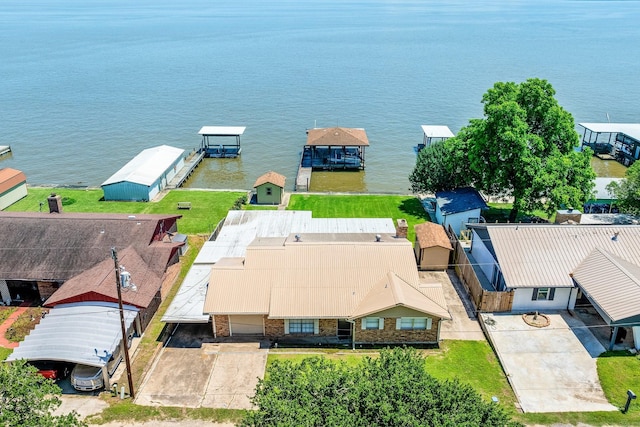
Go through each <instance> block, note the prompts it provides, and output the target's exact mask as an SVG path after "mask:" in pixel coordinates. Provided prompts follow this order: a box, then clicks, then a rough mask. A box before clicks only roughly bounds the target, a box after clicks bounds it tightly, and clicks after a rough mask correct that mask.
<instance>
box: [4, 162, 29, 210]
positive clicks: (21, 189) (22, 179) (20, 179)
mask: <svg viewBox="0 0 640 427" xmlns="http://www.w3.org/2000/svg"><path fill="white" fill-rule="evenodd" d="M26 196H27V177H26V176H25V174H24V173H23V172H21V171H19V170H17V169H11V168H4V169H0V210H3V209H5V208H7V207H9V206H11V205H12V204H14V203H15V202H17V201H18V200H20V199H22V198H23V197H26Z"/></svg>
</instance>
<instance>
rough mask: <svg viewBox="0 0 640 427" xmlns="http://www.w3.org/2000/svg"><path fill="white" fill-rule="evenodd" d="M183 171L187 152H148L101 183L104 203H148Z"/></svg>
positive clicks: (161, 149)
mask: <svg viewBox="0 0 640 427" xmlns="http://www.w3.org/2000/svg"><path fill="white" fill-rule="evenodd" d="M183 167H184V150H183V149H181V148H176V147H170V146H168V145H160V146H158V147H152V148H147V149H146V150H143V151H142V152H140V154H138V155H137V156H136V157H134V158H133V159H131V160H130V161H129V163H127V164H126V165H124V166H123V167H122V169H120V170H119V171H118V172H116V173H114V174H113V175H111V177H110V178H109V179H107V180H106V181H105V182H103V183H102V190H103V191H104V199H105V200H120V201H137V202H140V201H142V202H148V201H149V200H152V199H153V198H154V197H155V196H156V195H157V194H158V193H159V192H160V191H162V190H163V189H164V188H165V187H166V186H167V184H168V183H169V181H171V179H173V177H174V176H175V175H176V174H177V173H178V172H179V171H180V169H182V168H183Z"/></svg>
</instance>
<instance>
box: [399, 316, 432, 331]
mask: <svg viewBox="0 0 640 427" xmlns="http://www.w3.org/2000/svg"><path fill="white" fill-rule="evenodd" d="M396 329H401V330H403V331H425V330H428V329H431V318H429V317H400V318H399V319H397V320H396Z"/></svg>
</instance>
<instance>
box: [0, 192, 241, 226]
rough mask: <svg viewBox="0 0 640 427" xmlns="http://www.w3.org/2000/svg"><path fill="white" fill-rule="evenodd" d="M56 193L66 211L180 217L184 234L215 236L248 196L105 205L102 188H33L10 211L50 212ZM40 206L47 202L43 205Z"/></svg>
mask: <svg viewBox="0 0 640 427" xmlns="http://www.w3.org/2000/svg"><path fill="white" fill-rule="evenodd" d="M51 193H56V194H58V195H60V196H61V197H62V207H63V210H64V211H65V212H94V213H126V214H178V215H182V218H181V219H180V220H179V222H178V230H179V231H180V232H181V233H184V234H201V233H204V234H211V233H212V232H213V230H214V229H215V227H216V225H217V224H218V222H219V221H220V220H221V219H222V218H224V217H225V216H226V215H227V212H228V211H229V209H231V207H232V206H233V204H234V202H235V201H236V200H237V199H238V198H240V197H242V196H244V195H246V193H239V192H229V191H202V190H200V191H191V190H184V189H177V190H171V191H169V193H168V194H167V195H166V196H165V197H164V198H163V199H162V200H160V201H158V202H105V201H102V200H101V199H102V196H103V193H102V190H101V189H86V190H85V189H71V188H33V187H29V189H28V195H27V197H25V198H24V199H22V200H20V201H18V202H17V203H15V204H13V205H11V206H10V207H8V208H7V209H6V210H7V211H23V212H24V211H26V212H38V211H39V210H40V209H42V211H43V212H48V210H49V207H48V205H47V197H48V196H49V195H50V194H51ZM178 202H191V209H188V210H187V209H180V210H179V209H177V206H178ZM40 203H43V205H42V206H40Z"/></svg>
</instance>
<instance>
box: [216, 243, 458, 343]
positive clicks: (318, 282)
mask: <svg viewBox="0 0 640 427" xmlns="http://www.w3.org/2000/svg"><path fill="white" fill-rule="evenodd" d="M248 295H250V296H251V297H247V296H248ZM204 312H205V313H207V314H209V315H211V317H212V319H213V330H214V336H216V337H228V336H238V335H246V334H249V335H259V336H265V337H267V338H269V339H272V340H276V341H279V340H301V339H304V340H309V341H312V342H315V341H318V342H336V341H337V340H339V339H344V340H349V341H351V342H352V343H353V345H355V344H356V343H437V342H438V341H439V335H440V322H441V320H443V319H450V316H449V312H448V310H447V305H446V302H445V299H444V293H443V290H442V286H441V285H440V284H439V283H436V284H431V283H421V282H420V279H419V277H418V271H417V268H416V263H415V257H414V256H413V249H412V245H411V243H410V242H409V241H408V240H406V239H405V238H398V237H396V236H395V235H389V234H384V235H383V234H377V235H374V234H370V233H339V234H323V233H309V234H296V235H290V236H288V237H287V238H257V239H255V240H254V242H253V243H252V244H251V245H249V246H248V247H247V248H246V255H245V256H244V257H235V258H224V259H221V260H220V261H218V262H217V263H216V264H215V265H214V266H213V267H212V269H211V277H210V280H209V287H208V291H207V299H206V302H205V306H204Z"/></svg>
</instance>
